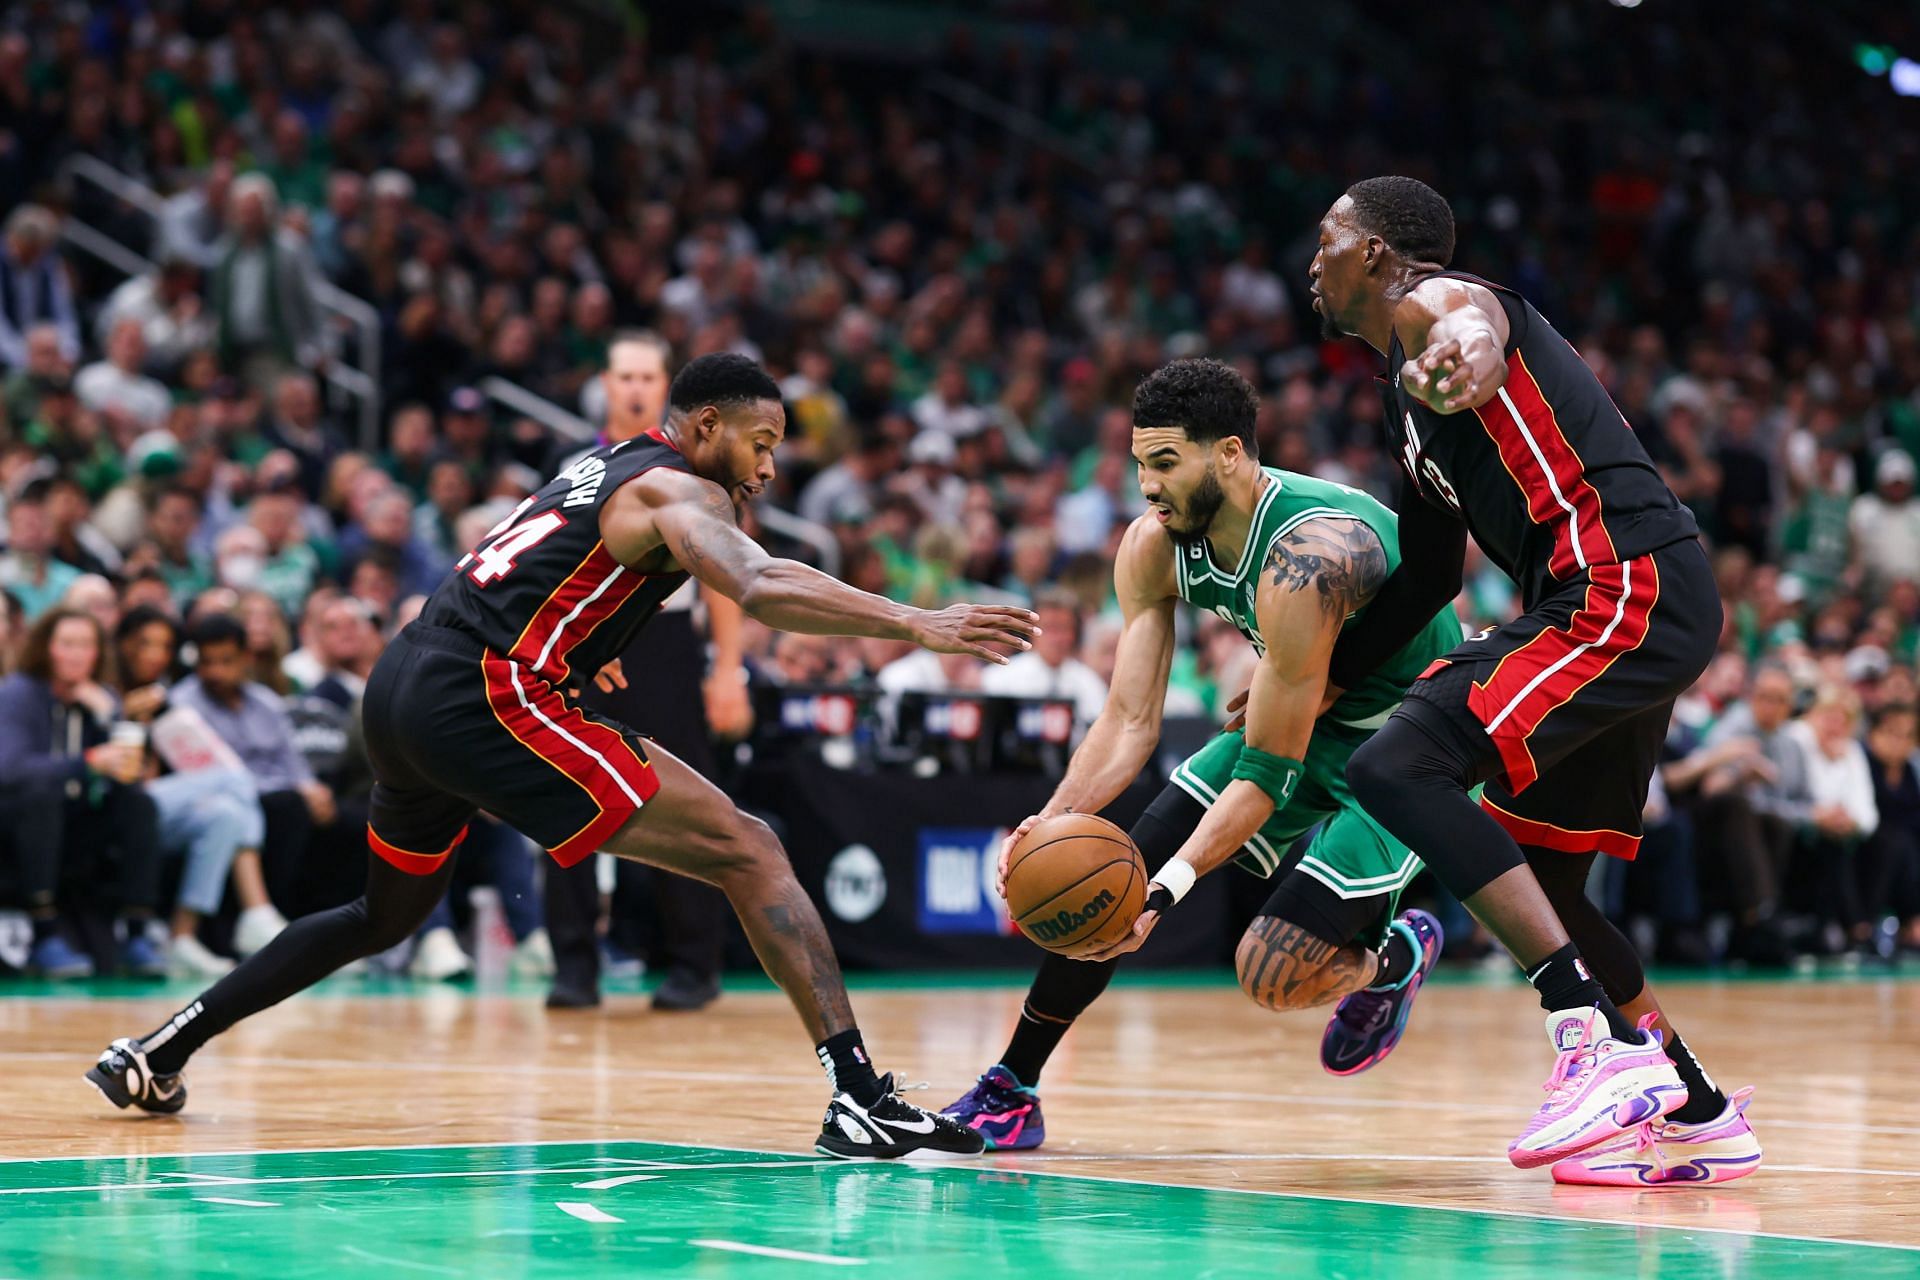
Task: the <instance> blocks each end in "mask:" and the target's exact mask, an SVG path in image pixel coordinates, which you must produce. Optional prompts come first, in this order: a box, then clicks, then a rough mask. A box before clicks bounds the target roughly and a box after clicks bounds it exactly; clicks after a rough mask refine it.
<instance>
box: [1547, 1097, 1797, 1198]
mask: <svg viewBox="0 0 1920 1280" xmlns="http://www.w3.org/2000/svg"><path fill="white" fill-rule="evenodd" d="M1752 1098H1753V1090H1752V1089H1742V1090H1740V1091H1739V1092H1738V1093H1735V1094H1734V1095H1733V1096H1732V1097H1730V1098H1728V1099H1727V1105H1726V1107H1725V1108H1723V1109H1722V1110H1721V1112H1720V1114H1719V1115H1717V1116H1715V1117H1714V1118H1713V1119H1711V1120H1707V1121H1704V1122H1702V1123H1700V1124H1681V1123H1680V1122H1679V1121H1677V1120H1666V1119H1661V1120H1650V1121H1648V1122H1647V1123H1645V1124H1643V1125H1641V1126H1640V1127H1639V1128H1638V1129H1635V1130H1634V1131H1633V1132H1632V1133H1630V1134H1628V1135H1627V1136H1625V1137H1623V1138H1616V1139H1615V1140H1613V1141H1612V1142H1603V1143H1601V1144H1600V1145H1599V1146H1597V1147H1589V1148H1587V1149H1586V1150H1585V1151H1582V1152H1581V1153H1580V1154H1579V1155H1577V1156H1574V1157H1573V1158H1571V1159H1568V1160H1562V1161H1561V1162H1560V1163H1559V1164H1556V1165H1554V1166H1553V1180H1554V1181H1555V1182H1563V1183H1567V1184H1569V1185H1572V1186H1582V1187H1705V1186H1711V1185H1713V1184H1714V1183H1717V1182H1732V1181H1733V1180H1734V1179H1735V1178H1744V1177H1746V1176H1747V1175H1748V1174H1750V1173H1752V1172H1753V1171H1754V1170H1755V1169H1758V1168H1759V1167H1760V1139H1759V1138H1757V1137H1755V1136H1754V1133H1753V1130H1752V1129H1751V1128H1750V1127H1748V1125H1747V1116H1746V1112H1747V1103H1748V1102H1749V1101H1750V1100H1752Z"/></svg>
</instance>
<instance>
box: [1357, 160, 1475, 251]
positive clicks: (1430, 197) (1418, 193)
mask: <svg viewBox="0 0 1920 1280" xmlns="http://www.w3.org/2000/svg"><path fill="white" fill-rule="evenodd" d="M1347 198H1348V199H1349V200H1351V201H1353V211H1354V215H1355V216H1356V218H1357V219H1358V220H1359V223H1360V226H1361V228H1362V229H1363V230H1365V231H1367V232H1369V233H1371V234H1373V235H1377V236H1379V237H1380V238H1381V239H1382V240H1385V241H1386V242H1387V247H1388V248H1390V249H1392V250H1393V251H1394V252H1395V253H1397V254H1399V255H1400V256H1401V257H1403V258H1407V259H1409V260H1411V261H1414V262H1431V263H1434V264H1435V265H1437V266H1442V267H1444V266H1446V265H1447V264H1448V263H1449V262H1452V261H1453V210H1452V209H1451V208H1450V207H1449V206H1448V205H1447V202H1446V199H1445V198H1444V197H1442V196H1441V194H1440V193H1439V192H1438V191H1435V190H1434V189H1433V188H1432V187H1430V186H1428V185H1427V184H1426V183H1424V182H1422V181H1420V179H1418V178H1403V177H1399V176H1397V175H1395V176H1388V177H1384V178H1368V179H1366V180H1365V181H1362V182H1356V183H1354V184H1353V185H1352V186H1350V187H1348V188H1347Z"/></svg>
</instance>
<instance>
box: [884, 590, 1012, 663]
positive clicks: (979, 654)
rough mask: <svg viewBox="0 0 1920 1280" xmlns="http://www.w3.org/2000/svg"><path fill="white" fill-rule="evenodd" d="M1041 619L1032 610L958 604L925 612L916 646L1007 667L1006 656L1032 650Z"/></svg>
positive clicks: (918, 624)
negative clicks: (963, 655)
mask: <svg viewBox="0 0 1920 1280" xmlns="http://www.w3.org/2000/svg"><path fill="white" fill-rule="evenodd" d="M1039 634H1040V618H1039V616H1038V615H1037V614H1035V613H1034V612H1033V611H1032V610H1030V609H1020V608H1015V607H1013V606H1010V605H998V604H956V605H949V606H948V607H947V608H945V609H929V610H925V611H923V612H922V613H921V614H920V615H919V617H918V618H917V619H916V620H915V626H914V637H913V639H914V643H915V644H918V645H919V646H920V647H921V648H923V649H931V650H933V651H934V652H935V653H964V654H968V655H970V656H972V657H975V658H981V659H984V660H985V661H987V662H994V663H998V664H1000V665H1002V666H1005V665H1006V662H1007V655H1008V654H1010V653H1023V652H1025V651H1026V650H1028V649H1031V648H1033V638H1034V637H1035V636H1037V635H1039Z"/></svg>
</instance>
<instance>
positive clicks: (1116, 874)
mask: <svg viewBox="0 0 1920 1280" xmlns="http://www.w3.org/2000/svg"><path fill="white" fill-rule="evenodd" d="M1146 900H1147V866H1146V863H1145V861H1144V860H1143V859H1142V858H1141V857H1140V851H1139V850H1138V849H1136V848H1134V847H1133V840H1132V839H1131V838H1130V837H1128V835H1127V833H1126V832H1124V831H1122V830H1121V829H1120V828H1119V827H1116V826H1114V825H1113V824H1112V823H1111V822H1108V821H1107V820H1106V819H1105V818H1099V817H1095V816H1094V815H1093V814H1090V813H1062V814H1056V815H1055V816H1054V817H1051V818H1047V819H1045V820H1044V821H1041V822H1038V823H1036V824H1034V827H1033V830H1031V831H1029V832H1027V834H1026V835H1025V836H1024V837H1022V838H1021V840H1020V843H1019V844H1017V845H1015V846H1014V849H1013V853H1012V855H1011V856H1010V857H1009V858H1008V859H1007V914H1008V915H1010V916H1012V917H1013V922H1014V923H1015V924H1017V925H1019V926H1020V932H1022V933H1024V934H1026V935H1027V936H1028V937H1029V938H1031V939H1033V940H1034V941H1035V942H1037V943H1039V944H1040V945H1041V946H1043V947H1045V948H1046V949H1047V950H1049V951H1056V952H1059V953H1060V954H1061V955H1063V956H1074V955H1080V954H1083V953H1084V952H1088V951H1097V950H1099V949H1100V948H1102V947H1105V946H1108V945H1109V944H1111V943H1113V942H1115V941H1118V940H1119V939H1120V938H1121V937H1122V936H1123V935H1124V934H1125V933H1126V931H1127V930H1129V929H1131V928H1132V927H1133V922H1134V921H1135V920H1137V919H1138V918H1139V916H1140V908H1141V907H1142V906H1143V905H1145V903H1146Z"/></svg>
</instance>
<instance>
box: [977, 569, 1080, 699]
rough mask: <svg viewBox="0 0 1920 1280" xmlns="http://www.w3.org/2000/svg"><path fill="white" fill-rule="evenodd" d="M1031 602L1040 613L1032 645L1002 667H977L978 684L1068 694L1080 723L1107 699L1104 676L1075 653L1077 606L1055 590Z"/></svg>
mask: <svg viewBox="0 0 1920 1280" xmlns="http://www.w3.org/2000/svg"><path fill="white" fill-rule="evenodd" d="M1033 607H1034V612H1036V613H1038V614H1039V615H1040V635H1039V638H1038V639H1036V640H1035V641H1034V642H1033V648H1032V649H1031V650H1029V651H1028V652H1026V653H1021V654H1015V655H1014V657H1013V658H1012V659H1011V660H1010V661H1009V662H1008V663H1007V665H1005V666H1004V667H988V668H987V669H986V670H985V671H983V672H982V673H981V676H980V688H981V690H982V691H983V692H986V693H997V694H1003V695H1006V696H1009V697H1017V698H1070V699H1072V701H1073V718H1074V720H1075V721H1076V722H1077V723H1078V724H1079V725H1080V726H1081V727H1083V728H1084V727H1085V726H1087V725H1090V724H1092V723H1093V722H1094V720H1095V719H1097V718H1098V717H1099V715H1100V708H1102V707H1104V706H1105V705H1106V704H1107V682H1106V681H1105V680H1102V679H1101V678H1100V677H1099V676H1098V675H1097V674H1095V672H1094V670H1093V668H1092V667H1089V666H1088V665H1087V664H1086V663H1084V662H1082V661H1080V659H1078V658H1076V657H1074V656H1073V655H1074V650H1075V649H1076V648H1077V647H1078V645H1079V643H1080V610H1079V607H1078V606H1077V605H1076V604H1075V603H1074V599H1073V597H1072V596H1070V595H1066V594H1065V593H1063V592H1059V591H1046V592H1042V593H1041V595H1040V596H1039V598H1038V599H1037V600H1036V601H1035V602H1034V606H1033Z"/></svg>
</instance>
